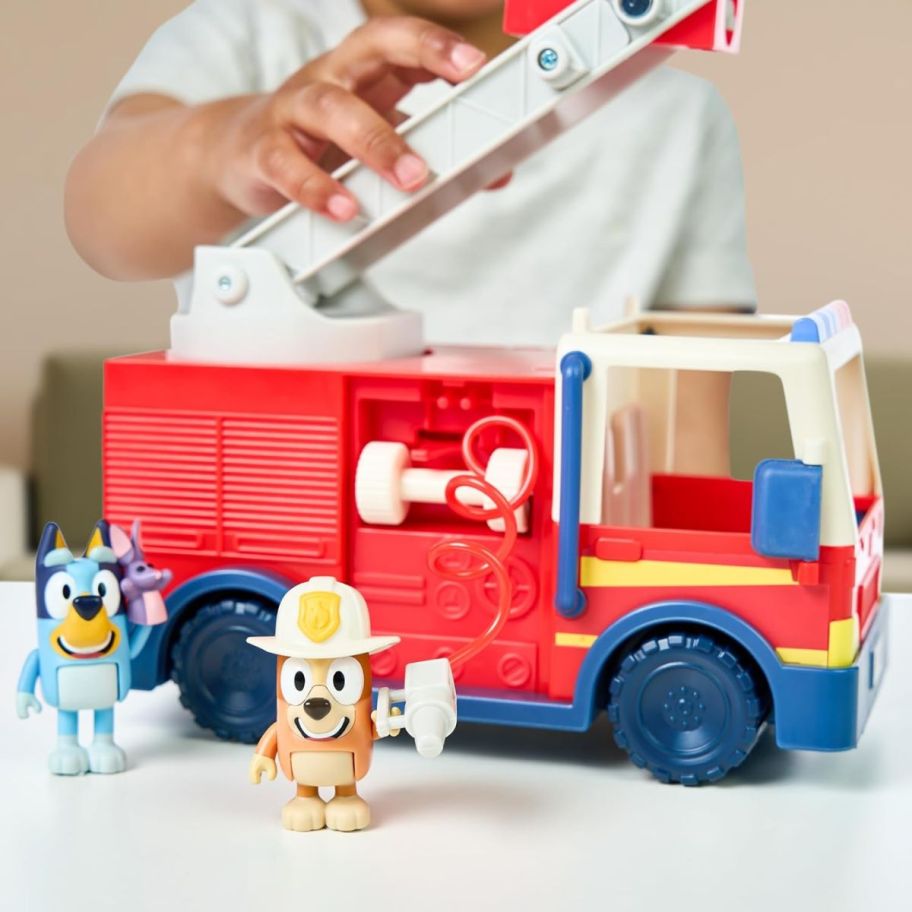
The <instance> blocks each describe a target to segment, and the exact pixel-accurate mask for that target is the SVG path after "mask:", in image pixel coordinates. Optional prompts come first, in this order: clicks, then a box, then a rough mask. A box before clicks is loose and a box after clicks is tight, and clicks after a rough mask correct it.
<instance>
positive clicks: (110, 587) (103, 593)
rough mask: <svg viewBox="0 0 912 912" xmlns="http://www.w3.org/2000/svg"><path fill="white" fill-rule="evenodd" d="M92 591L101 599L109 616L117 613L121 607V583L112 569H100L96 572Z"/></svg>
mask: <svg viewBox="0 0 912 912" xmlns="http://www.w3.org/2000/svg"><path fill="white" fill-rule="evenodd" d="M92 592H93V593H94V594H95V595H97V596H98V597H99V598H100V599H101V601H102V604H103V605H104V608H105V611H106V612H107V613H108V617H113V616H114V615H115V614H117V609H118V608H120V584H119V583H118V582H117V577H116V576H114V574H113V573H112V572H111V571H110V570H99V571H98V573H96V574H95V577H94V579H93V580H92Z"/></svg>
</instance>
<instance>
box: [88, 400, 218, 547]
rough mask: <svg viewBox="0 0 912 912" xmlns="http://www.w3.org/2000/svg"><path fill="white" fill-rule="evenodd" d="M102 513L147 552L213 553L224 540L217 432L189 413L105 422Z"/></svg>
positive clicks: (210, 421) (126, 414)
mask: <svg viewBox="0 0 912 912" xmlns="http://www.w3.org/2000/svg"><path fill="white" fill-rule="evenodd" d="M104 478H105V485H104V513H105V516H106V518H107V519H108V520H110V521H111V522H114V523H117V524H118V525H123V526H125V527H127V528H129V526H130V524H131V523H132V522H133V520H134V519H140V520H142V524H143V538H144V540H145V542H146V545H147V547H149V548H153V549H162V548H164V549H173V550H178V551H193V552H197V553H199V552H202V551H210V552H212V551H214V550H215V549H216V548H217V533H218V425H217V421H216V419H215V418H213V417H211V416H194V415H188V414H187V413H185V412H179V413H174V412H162V411H156V412H147V411H139V410H136V411H131V410H124V411H112V410H109V411H107V412H106V413H105V416H104Z"/></svg>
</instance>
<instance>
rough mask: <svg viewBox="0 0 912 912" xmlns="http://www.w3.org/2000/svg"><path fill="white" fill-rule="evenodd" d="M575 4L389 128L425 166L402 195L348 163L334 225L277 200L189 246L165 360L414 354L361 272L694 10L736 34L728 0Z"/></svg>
mask: <svg viewBox="0 0 912 912" xmlns="http://www.w3.org/2000/svg"><path fill="white" fill-rule="evenodd" d="M633 5H634V6H636V7H639V8H642V9H644V10H645V12H643V13H642V14H638V15H631V14H629V13H625V8H627V7H629V6H630V4H629V3H628V2H625V0H578V2H576V3H572V4H570V5H568V6H567V7H566V8H565V9H563V10H562V11H560V12H559V13H558V14H557V15H555V16H554V17H553V18H552V19H550V20H549V21H548V22H546V23H545V24H544V25H542V26H541V27H540V28H538V29H536V30H535V31H533V32H532V33H531V34H529V35H527V36H526V37H525V38H523V39H522V40H520V41H518V42H517V43H516V44H514V45H513V46H511V47H510V48H508V49H507V50H506V51H504V52H503V53H502V54H500V55H499V56H498V57H496V58H495V59H493V60H492V61H491V62H490V63H488V64H487V65H486V66H485V67H484V68H483V69H482V70H481V71H480V72H479V73H477V74H476V75H475V76H474V77H472V78H471V79H470V80H468V81H467V82H465V83H462V84H460V85H458V86H455V87H454V88H453V89H452V90H451V91H450V92H449V93H448V94H447V95H446V97H444V98H443V99H441V101H439V102H438V103H437V104H436V105H435V106H434V107H432V108H431V109H429V110H427V111H425V112H423V113H421V114H420V115H418V116H415V117H413V118H411V119H410V120H408V121H406V122H405V123H404V124H403V125H402V126H401V127H400V128H399V132H400V133H402V135H403V136H404V137H406V139H407V140H408V142H409V144H410V145H411V146H412V148H414V149H415V151H416V152H417V153H418V154H419V155H421V156H422V157H423V158H424V159H425V161H426V162H427V164H428V167H429V169H430V172H431V173H430V178H429V180H428V182H427V184H426V185H425V186H424V187H423V188H422V189H420V190H419V191H417V192H415V193H412V194H406V193H401V192H399V191H398V190H396V189H395V188H394V187H392V186H390V185H389V184H388V183H387V182H386V181H385V180H383V179H382V178H381V177H380V176H379V175H377V174H376V173H375V172H373V171H371V170H370V169H369V168H368V167H366V166H365V165H362V164H361V163H360V162H357V161H350V162H348V163H347V164H345V165H344V166H342V167H341V168H340V169H339V170H338V171H337V172H336V173H335V175H334V176H335V177H336V178H337V179H338V180H339V181H340V182H341V183H343V184H344V185H345V186H346V187H347V188H348V189H349V190H350V191H351V192H352V194H353V195H354V196H355V197H356V198H357V199H358V200H359V202H360V204H361V213H360V215H359V216H358V217H357V218H356V219H355V220H353V221H352V222H349V223H345V224H339V223H336V222H333V221H331V220H329V219H327V218H324V217H323V216H321V215H317V214H314V213H313V212H310V211H308V210H306V209H303V208H302V207H300V206H298V205H295V204H290V205H288V206H286V207H284V208H283V209H281V210H279V211H278V212H276V213H275V214H274V215H272V216H270V217H268V218H266V219H264V220H263V221H261V222H260V223H258V224H257V225H256V226H255V227H254V228H253V229H252V230H250V231H249V232H248V233H247V234H245V235H244V236H243V237H241V238H240V239H239V240H237V241H236V242H235V243H233V244H231V245H230V246H206V247H199V248H197V250H196V256H195V264H194V275H193V286H192V291H191V293H190V295H189V298H187V299H186V300H183V301H181V302H180V307H179V309H178V312H177V313H176V314H175V315H174V316H173V317H172V321H171V350H170V353H169V355H170V357H172V358H174V359H179V360H185V361H197V362H217V363H236V364H237V363H241V364H315V363H326V362H354V361H373V360H379V359H383V358H390V357H398V356H405V355H415V354H418V353H420V352H421V350H422V348H423V336H422V324H421V317H420V315H418V314H416V313H412V312H408V311H401V310H397V309H395V308H394V307H392V306H390V305H388V304H386V303H385V302H383V301H381V300H380V299H379V297H378V296H377V295H376V293H374V292H373V291H372V290H371V289H370V288H369V287H368V286H367V285H366V284H365V283H363V282H362V281H361V279H360V277H361V274H362V273H363V271H364V270H365V269H367V268H368V267H369V266H371V265H372V264H373V263H375V262H376V261H377V260H379V259H380V258H381V257H383V256H385V255H386V254H388V253H390V252H391V251H393V250H395V249H396V248H397V247H399V246H400V245H401V244H403V243H404V242H405V241H407V240H409V238H411V237H413V236H414V235H415V234H416V233H417V232H419V231H420V230H421V229H422V228H424V227H426V226H427V225H429V224H431V223H432V222H434V221H436V220H437V219H438V218H440V217H441V216H442V215H444V214H446V213H447V212H449V211H450V210H451V209H452V208H453V207H455V206H456V205H458V204H459V203H461V202H463V201H464V200H465V199H467V198H468V197H470V196H471V195H472V194H474V193H476V192H478V191H479V190H482V189H483V188H484V187H486V186H487V185H489V184H490V183H492V182H493V181H495V180H497V179H498V178H500V177H502V176H503V175H504V174H506V173H507V172H509V171H510V170H511V169H512V168H514V167H515V166H516V165H517V164H519V163H520V162H521V161H522V160H523V159H525V158H527V157H528V156H529V155H530V154H532V153H533V152H535V151H537V150H538V149H540V148H541V147H542V146H544V145H545V144H546V143H548V142H550V141H551V140H552V139H554V138H555V137H557V136H559V135H560V134H561V133H563V132H564V131H566V130H567V129H569V128H570V127H572V126H574V125H575V124H576V123H578V122H579V121H580V120H582V119H583V118H584V117H586V116H587V115H588V114H590V113H592V112H593V111H595V110H596V109H598V108H599V107H601V106H602V105H604V104H605V103H606V102H608V101H609V100H610V99H611V98H613V97H614V96H615V95H616V94H617V93H618V92H620V91H621V90H622V89H624V88H625V87H626V86H628V85H630V84H631V83H632V82H634V81H635V80H637V79H638V78H639V77H641V76H642V75H644V74H645V73H647V72H648V71H649V70H651V69H653V68H654V67H655V66H657V65H658V64H660V63H662V62H663V61H664V60H665V59H666V58H667V57H668V56H669V55H670V54H672V53H673V49H672V48H669V47H657V46H655V42H656V41H657V40H658V39H660V38H662V37H663V36H664V35H665V34H666V33H667V32H668V31H669V30H670V29H672V28H673V27H674V26H676V25H678V24H679V23H681V22H683V21H684V20H685V19H687V18H688V17H690V16H691V15H693V14H694V13H697V12H699V11H701V10H703V8H704V7H707V6H716V7H718V8H719V10H720V12H719V15H720V16H721V15H724V13H723V12H722V9H723V7H724V8H725V10H726V11H728V12H731V11H732V10H734V11H735V16H734V19H733V20H732V21H730V22H729V24H728V27H729V35H730V45H731V47H737V44H738V40H739V37H740V26H741V16H742V14H743V7H744V3H743V0H742V2H739V3H737V5H733V4H732V2H731V0H652V2H648V0H646V2H640V3H638V4H633Z"/></svg>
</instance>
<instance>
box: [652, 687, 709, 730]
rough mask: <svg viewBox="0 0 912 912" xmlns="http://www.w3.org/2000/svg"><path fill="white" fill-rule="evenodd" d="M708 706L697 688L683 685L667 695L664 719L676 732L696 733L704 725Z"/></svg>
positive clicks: (663, 712) (663, 710)
mask: <svg viewBox="0 0 912 912" xmlns="http://www.w3.org/2000/svg"><path fill="white" fill-rule="evenodd" d="M705 712H706V705H705V704H704V703H703V700H702V698H701V697H700V691H699V690H697V689H696V688H695V687H688V686H687V685H686V684H682V685H681V686H680V687H676V688H672V689H671V690H669V691H668V693H667V694H666V695H665V703H664V705H663V707H662V718H663V719H664V720H665V722H666V724H667V725H668V726H669V727H670V728H673V729H674V730H675V731H680V732H689V731H696V729H698V728H699V727H700V726H701V725H702V724H703V715H704V713H705Z"/></svg>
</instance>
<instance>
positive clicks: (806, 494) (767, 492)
mask: <svg viewBox="0 0 912 912" xmlns="http://www.w3.org/2000/svg"><path fill="white" fill-rule="evenodd" d="M822 489H823V468H822V467H821V466H813V465H805V464H804V463H803V462H801V461H800V460H798V459H765V460H764V461H763V462H761V463H759V465H758V466H757V469H756V471H755V472H754V503H753V516H752V519H751V545H752V546H753V548H754V550H755V551H756V552H757V553H758V554H762V555H763V556H764V557H784V558H788V559H790V560H804V561H812V560H817V558H818V557H819V556H820V501H821V493H822Z"/></svg>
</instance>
